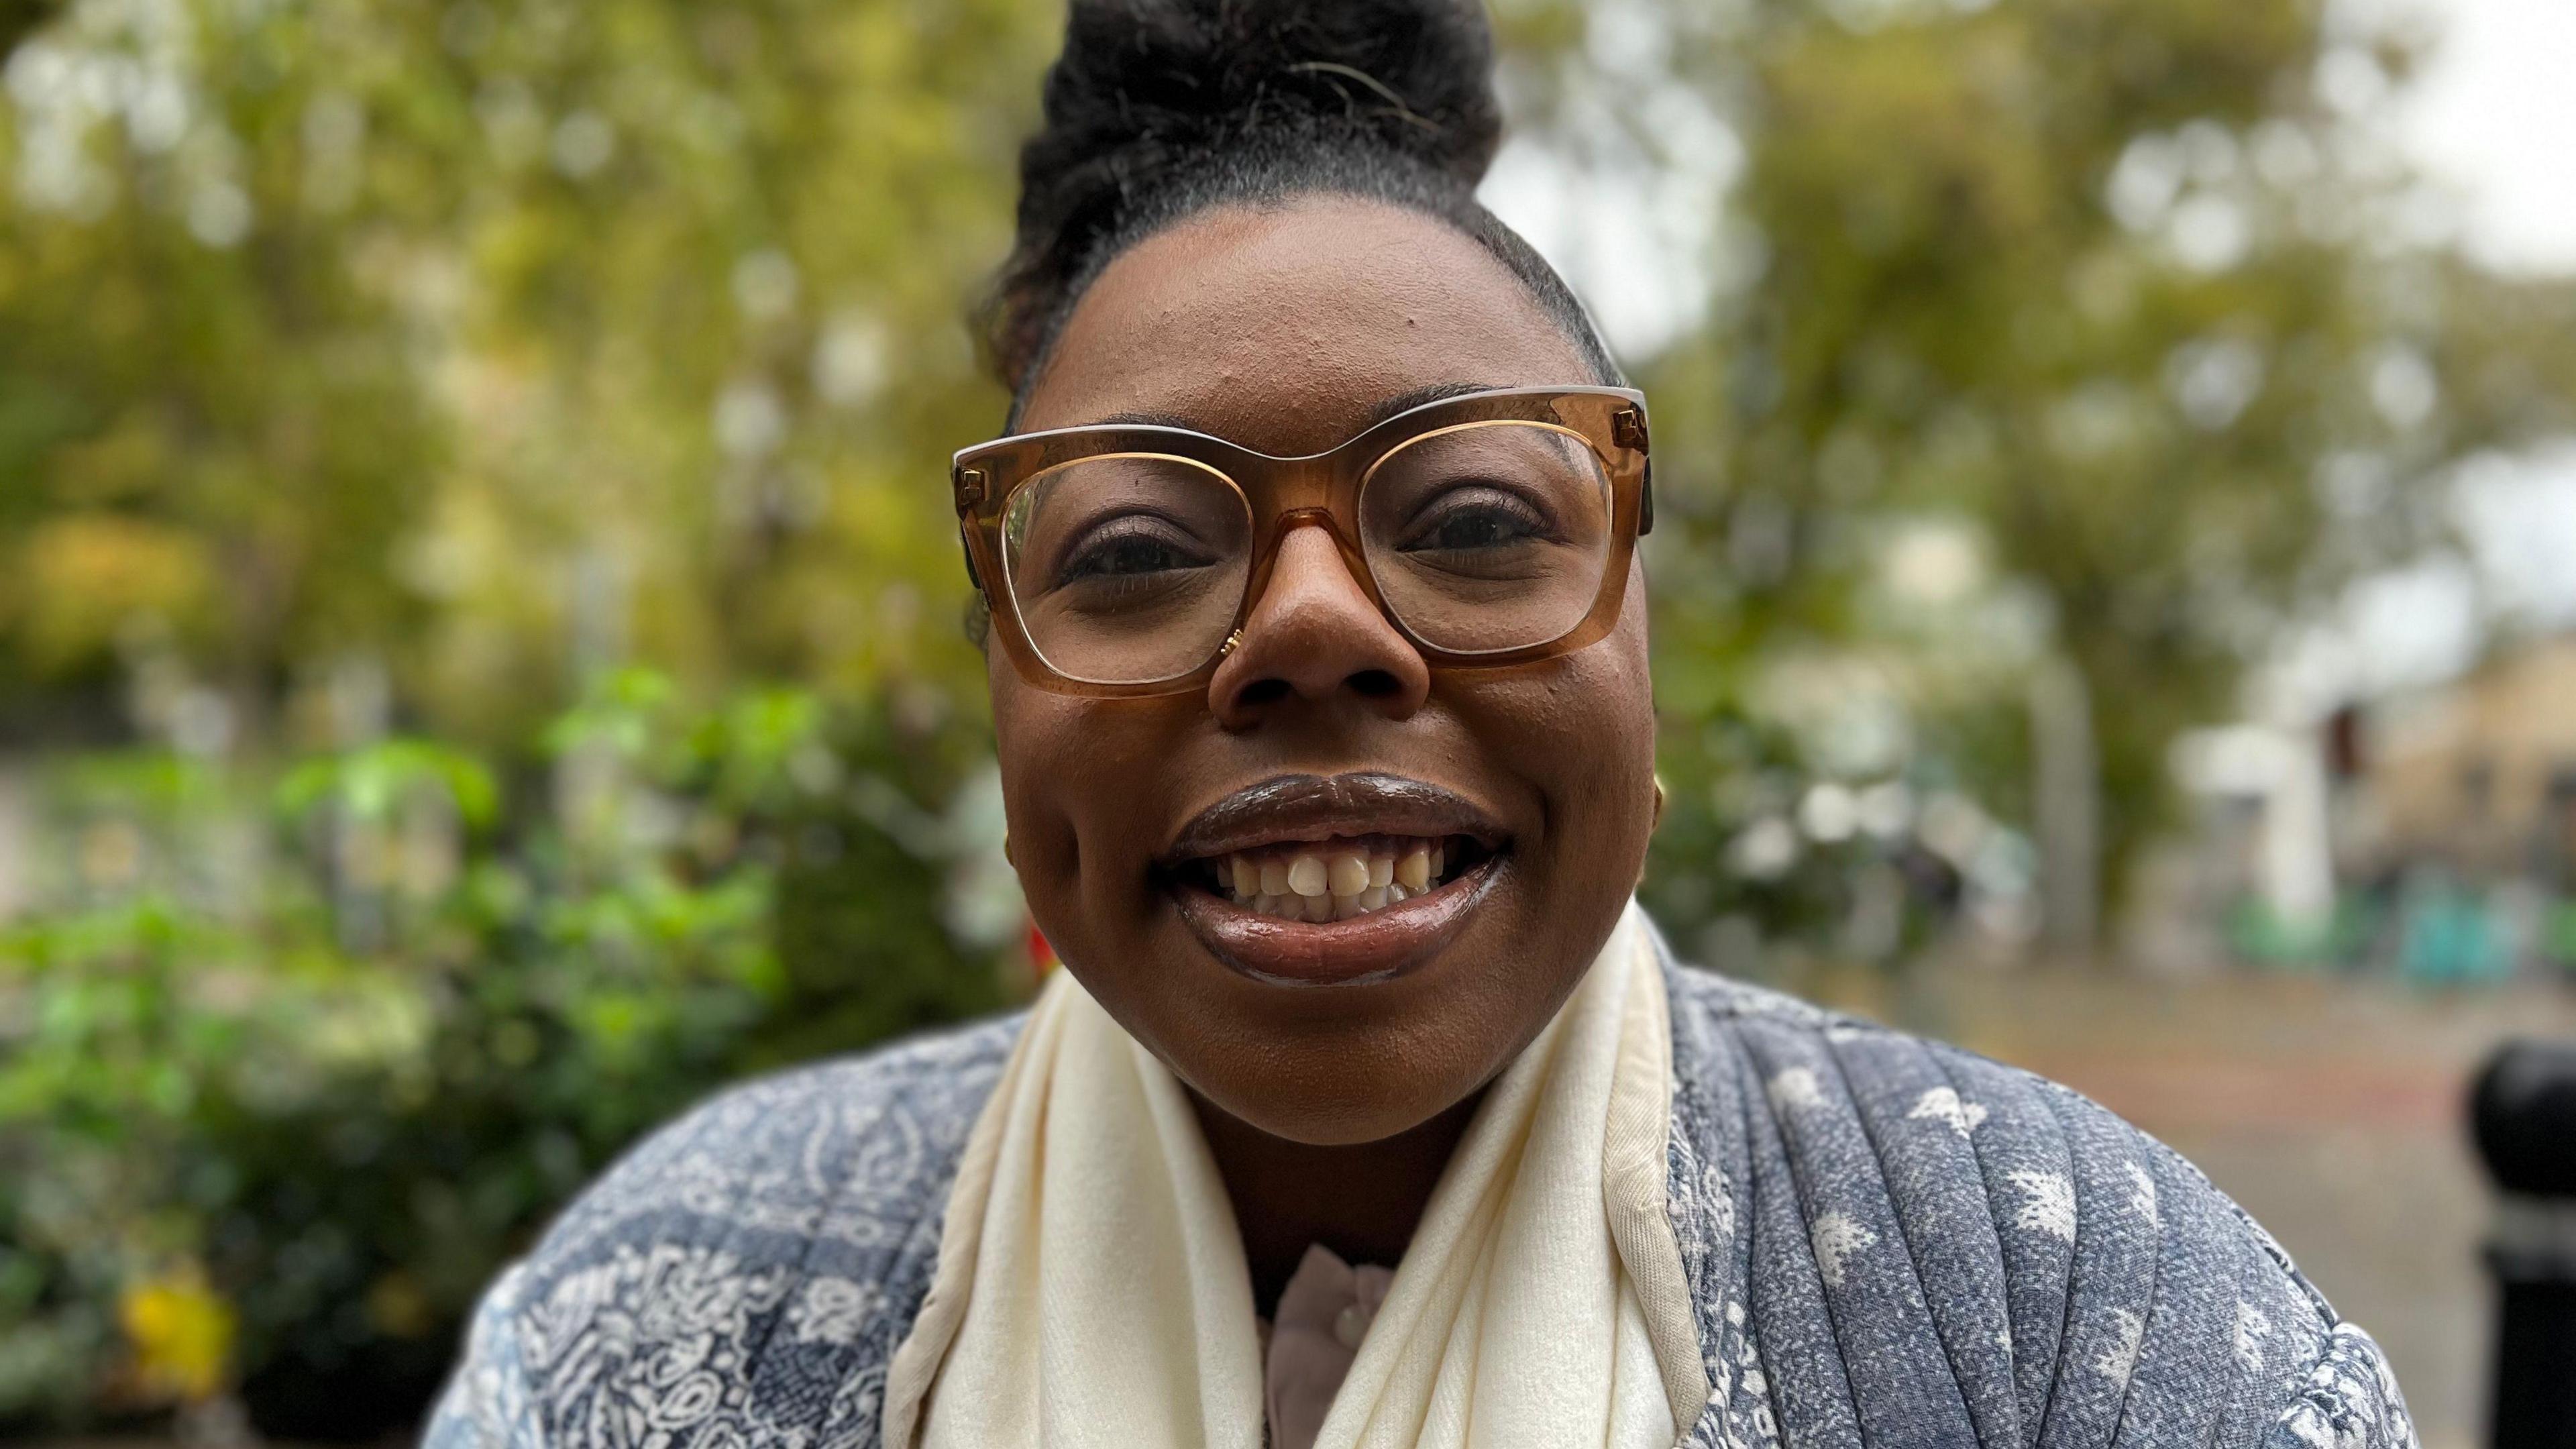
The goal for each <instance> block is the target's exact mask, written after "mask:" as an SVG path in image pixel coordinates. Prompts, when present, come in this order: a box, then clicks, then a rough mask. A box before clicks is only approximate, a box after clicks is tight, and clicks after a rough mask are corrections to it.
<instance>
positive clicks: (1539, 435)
mask: <svg viewBox="0 0 2576 1449" xmlns="http://www.w3.org/2000/svg"><path fill="white" fill-rule="evenodd" d="M1646 446H1647V444H1646V399H1645V396H1644V395H1643V394H1642V393H1637V392H1633V391H1629V390H1627V389H1624V388H1606V387H1555V388H1510V389H1498V390H1495V391H1490V392H1475V393H1468V394H1465V395H1463V396H1460V397H1454V398H1446V399H1443V400H1441V401H1438V402H1432V403H1426V404H1424V405H1423V406H1421V407H1417V408H1412V409H1409V410H1407V411H1405V412H1402V413H1399V414H1397V415H1396V416H1394V417H1392V418H1389V419H1387V420H1386V421H1385V422H1382V423H1379V424H1378V425H1376V426H1375V427H1372V428H1370V429H1368V430H1367V431H1366V432H1363V433H1361V434H1360V435H1359V436H1358V437H1355V438H1353V439H1351V440H1350V441H1349V442H1346V443H1344V444H1342V445H1341V446H1340V447H1338V448H1334V449H1332V450H1331V451H1329V452H1324V453H1317V454H1314V455H1312V456H1309V457H1303V458H1274V457H1271V456H1269V455H1268V454H1265V453H1255V452H1253V451H1251V450H1249V449H1246V448H1241V447H1237V446H1236V445H1234V444H1232V443H1229V442H1227V441H1225V440H1224V439H1222V438H1216V437H1211V436H1209V435H1208V434H1205V433H1198V432H1192V431H1190V430H1188V429H1186V428H1169V427H1153V426H1145V425H1126V424H1110V425H1103V426H1096V427H1081V428H1061V429H1057V430H1054V431H1051V432H1043V433H1027V434H1022V435H1020V436H1017V437H1010V438H1003V439H1000V440H998V441H995V442H990V443H985V444H982V445H980V446H977V447H972V448H968V449H965V450H964V451H962V452H960V453H958V454H957V457H956V461H955V464H954V466H953V468H952V470H951V475H950V476H951V479H952V482H953V484H954V487H955V490H956V499H957V516H958V522H959V527H960V529H961V530H962V532H963V533H964V535H965V544H966V568H967V573H968V576H969V577H970V578H971V579H973V580H974V583H975V587H976V588H977V589H978V590H979V591H980V592H981V593H982V594H983V596H984V601H985V603H986V605H987V606H988V607H989V608H990V610H991V612H992V616H993V620H994V623H995V625H996V626H997V632H998V633H999V634H1000V636H1001V640H1002V645H1003V648H1004V649H1005V650H1006V651H1007V652H1008V653H1009V655H1010V658H1011V662H1012V664H1013V665H1014V667H1016V668H1017V669H1018V670H1019V671H1020V674H1021V676H1022V677H1023V678H1025V679H1027V680H1028V681H1029V682H1030V683H1031V684H1034V685H1037V686H1039V687H1041V688H1045V689H1051V690H1055V691H1058V692H1061V693H1067V694H1082V695H1093V696H1115V695H1149V694H1177V693H1181V692H1183V691H1187V690H1192V689H1198V688H1203V687H1205V685H1206V683H1207V681H1208V679H1209V677H1210V676H1212V675H1213V674H1214V673H1215V672H1216V668H1217V666H1218V665H1219V664H1220V663H1222V662H1223V660H1224V659H1225V656H1226V655H1227V654H1229V653H1231V652H1233V650H1234V648H1235V646H1236V645H1237V644H1238V643H1239V642H1240V641H1241V637H1242V635H1241V630H1242V628H1243V623H1244V620H1245V618H1246V617H1247V616H1249V614H1250V613H1251V610H1252V606H1253V604H1254V602H1255V601H1257V600H1258V599H1259V598H1260V597H1261V593H1262V590H1263V589H1264V588H1265V587H1266V586H1267V585H1268V583H1269V579H1270V571H1271V568H1272V565H1273V564H1274V563H1275V562H1276V560H1277V558H1278V555H1279V547H1280V544H1281V543H1282V542H1283V541H1284V540H1285V539H1286V538H1287V536H1288V533H1289V530H1291V529H1294V528H1299V527H1302V526H1305V525H1307V524H1313V525H1315V526H1316V527H1319V528H1321V529H1323V530H1324V531H1325V532H1326V533H1327V534H1329V535H1330V536H1331V537H1332V540H1333V543H1334V545H1335V546H1336V547H1337V548H1339V549H1340V550H1341V554H1342V559H1343V561H1344V563H1345V564H1346V565H1347V566H1348V567H1349V569H1350V571H1351V576H1352V578H1354V579H1356V580H1357V581H1358V582H1359V585H1360V587H1361V588H1362V589H1363V590H1364V591H1366V592H1367V594H1368V596H1369V598H1370V600H1371V601H1372V602H1374V603H1375V604H1376V605H1377V607H1378V609H1379V611H1380V612H1381V613H1383V614H1384V615H1385V616H1386V618H1387V620H1388V622H1389V623H1391V624H1393V625H1394V626H1395V628H1396V630H1397V631H1398V632H1400V633H1401V634H1403V635H1404V637H1405V638H1406V639H1407V640H1409V641H1410V642H1411V643H1412V644H1413V646H1414V647H1415V648H1417V649H1419V650H1420V651H1421V652H1422V655H1423V658H1424V659H1425V660H1426V661H1427V662H1428V663H1430V664H1432V665H1434V666H1447V667H1452V668H1456V667H1474V666H1491V665H1503V664H1519V663H1524V662H1527V661H1529V660H1532V659H1542V658H1546V657H1548V656H1549V655H1553V654H1561V653H1565V652H1567V651H1569V650H1574V649H1580V648H1582V647H1583V646H1584V645H1586V644H1590V643H1592V642H1594V641H1596V640H1598V639H1600V638H1601V637H1602V636H1603V635H1605V634H1607V633H1609V632H1610V630H1611V628H1612V627H1613V626H1614V625H1616V624H1617V623H1618V621H1619V604H1620V600H1621V598H1622V597H1623V596H1624V595H1625V593H1626V591H1627V578H1628V560H1629V556H1630V554H1631V553H1632V552H1633V551H1634V549H1635V546H1636V540H1637V537H1638V536H1639V535H1640V534H1643V533H1645V532H1647V531H1648V530H1649V529H1651V528H1653V527H1654V493H1653V487H1652V483H1651V474H1650V471H1649V468H1648V464H1647V457H1646Z"/></svg>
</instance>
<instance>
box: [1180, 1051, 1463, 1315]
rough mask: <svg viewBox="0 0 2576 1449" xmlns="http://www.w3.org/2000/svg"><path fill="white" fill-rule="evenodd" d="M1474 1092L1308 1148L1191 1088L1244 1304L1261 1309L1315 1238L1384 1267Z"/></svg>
mask: <svg viewBox="0 0 2576 1449" xmlns="http://www.w3.org/2000/svg"><path fill="white" fill-rule="evenodd" d="M1484 1096H1485V1094H1484V1091H1483V1089H1481V1088H1480V1089H1478V1090H1477V1091H1475V1092H1472V1093H1469V1094H1468V1096H1467V1098H1466V1100H1464V1101H1462V1102H1459V1103H1458V1104H1457V1105H1456V1106H1454V1107H1451V1108H1449V1109H1448V1110H1447V1111H1445V1112H1442V1113H1441V1114H1440V1115H1438V1116H1436V1117H1434V1118H1432V1119H1431V1120H1430V1121H1428V1122H1425V1123H1423V1124H1422V1125H1421V1126H1419V1127H1415V1128H1413V1129H1412V1130H1410V1131H1407V1132H1402V1133H1398V1134H1397V1135H1395V1136H1393V1137H1389V1138H1387V1139H1385V1140H1383V1141H1380V1142H1363V1143H1358V1144H1356V1145H1352V1146H1347V1147H1315V1146H1311V1145H1309V1144H1306V1143H1303V1142H1291V1141H1289V1140H1288V1139H1286V1138H1284V1137H1273V1136H1271V1135H1270V1134H1269V1133H1267V1132H1264V1131H1262V1130H1261V1129H1259V1128H1257V1127H1254V1126H1252V1125H1250V1124H1248V1123H1246V1122H1244V1121H1242V1120H1241V1119H1240V1118H1237V1117H1234V1116H1232V1115H1231V1114H1229V1113H1227V1112H1226V1111H1224V1110H1223V1109H1222V1108H1219V1107H1217V1106H1215V1105H1213V1104H1211V1103H1210V1102H1209V1101H1208V1100H1207V1099H1206V1098H1204V1097H1201V1096H1199V1095H1198V1094H1197V1093H1196V1092H1192V1093H1191V1094H1190V1105H1191V1106H1192V1107H1193V1108H1195V1109H1196V1111H1197V1113H1198V1119H1199V1131H1200V1132H1201V1133H1202V1134H1203V1135H1204V1136H1205V1137H1206V1138H1207V1144H1208V1151H1209V1153H1210V1154H1211V1155H1213V1156H1214V1157H1215V1158H1216V1167H1217V1173H1218V1175H1219V1176H1221V1177H1222V1178H1224V1180H1225V1191H1226V1196H1227V1197H1228V1198H1229V1199H1231V1200H1232V1201H1233V1204H1234V1220H1235V1223H1236V1225H1237V1227H1239V1228H1240V1229H1241V1231H1242V1233H1243V1255H1244V1258H1245V1259H1246V1261H1247V1262H1248V1263H1249V1264H1250V1265H1251V1268H1252V1301H1253V1306H1254V1308H1255V1309H1256V1310H1257V1311H1258V1312H1259V1313H1260V1314H1261V1315H1262V1316H1263V1317H1265V1318H1267V1317H1269V1316H1271V1314H1272V1313H1273V1311H1274V1310H1275V1308H1276V1306H1277V1304H1278V1302H1279V1293H1280V1290H1281V1289H1282V1288H1285V1287H1286V1286H1287V1283H1288V1277H1289V1275H1290V1274H1292V1273H1294V1272H1296V1271H1297V1263H1298V1260H1299V1259H1301V1258H1303V1257H1305V1256H1306V1248H1307V1246H1308V1245H1309V1244H1313V1243H1321V1244H1323V1245H1324V1246H1325V1247H1327V1248H1330V1249H1332V1250H1333V1251H1334V1252H1335V1253H1338V1254H1340V1255H1341V1258H1342V1261H1344V1262H1346V1263H1350V1264H1352V1265H1353V1266H1357V1265H1360V1264H1363V1263H1376V1264H1380V1265H1382V1266H1384V1267H1388V1268H1392V1267H1394V1266H1395V1265H1396V1262H1397V1260H1399V1259H1401V1258H1402V1257H1403V1256H1404V1249H1405V1245H1406V1244H1407V1243H1410V1242H1411V1241H1413V1230H1414V1227H1415V1225H1416V1224H1418V1223H1420V1222H1421V1221H1422V1210H1423V1208H1424V1207H1425V1206H1426V1205H1427V1204H1428V1203H1429V1202H1430V1201H1431V1190H1432V1189H1433V1188H1434V1187H1436V1186H1438V1185H1439V1182H1440V1173H1441V1171H1442V1169H1444V1168H1446V1167H1447V1166H1448V1165H1449V1155H1450V1153H1451V1152H1453V1151H1454V1150H1456V1148H1457V1146H1458V1139H1459V1138H1460V1137H1462V1136H1464V1135H1466V1131H1467V1123H1468V1121H1469V1120H1470V1119H1472V1118H1473V1117H1474V1116H1475V1114H1476V1104H1477V1103H1479V1102H1481V1101H1483V1100H1484Z"/></svg>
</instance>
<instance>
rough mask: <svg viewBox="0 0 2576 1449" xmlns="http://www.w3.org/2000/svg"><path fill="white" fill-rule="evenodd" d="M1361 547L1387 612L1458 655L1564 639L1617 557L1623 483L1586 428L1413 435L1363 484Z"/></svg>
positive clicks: (1469, 429) (1512, 426)
mask: <svg viewBox="0 0 2576 1449" xmlns="http://www.w3.org/2000/svg"><path fill="white" fill-rule="evenodd" d="M1360 543H1361V548H1362V549H1363V550H1364V551H1365V552H1366V554H1367V556H1368V563H1369V569H1370V571H1371V572H1372V573H1374V574H1375V575H1376V577H1377V583H1378V591H1379V592H1380V593H1381V594H1383V595H1384V596H1385V598H1386V604H1387V609H1388V610H1389V612H1391V613H1393V614H1394V615H1395V617H1396V618H1397V619H1398V620H1400V621H1401V622H1402V623H1403V624H1404V626H1405V627H1406V628H1408V629H1410V630H1412V631H1413V633H1414V635H1415V637H1417V638H1419V639H1421V640H1422V641H1423V642H1424V643H1426V644H1429V645H1431V646H1432V647H1433V648H1436V649H1445V650H1448V651H1450V652H1451V653H1456V654H1492V653H1499V652H1502V651H1504V650H1509V649H1524V648H1528V647H1530V646H1531V645H1535V644H1545V643H1548V642H1550V641H1552V640H1555V639H1559V638H1562V637H1564V636H1565V635H1566V634H1567V633H1568V632H1570V631H1571V630H1572V629H1573V628H1574V627H1575V626H1576V625H1577V624H1580V623H1582V622H1583V620H1584V618H1585V616H1587V615H1589V614H1590V613H1591V612H1592V601H1593V598H1594V597H1595V596H1596V595H1597V594H1599V593H1600V591H1601V576H1602V572H1603V570H1604V569H1606V568H1607V567H1608V565H1609V560H1610V479H1609V477H1608V475H1607V474H1606V473H1604V472H1603V471H1602V467H1601V460H1600V457H1599V455H1597V454H1595V453H1594V452H1593V451H1592V447H1591V445H1590V444H1588V443H1586V442H1585V441H1584V440H1583V439H1582V438H1581V437H1580V436H1578V435H1576V434H1574V433H1571V432H1568V431H1567V430H1565V429H1563V428H1559V427H1555V426H1552V425H1549V424H1546V423H1527V422H1492V423H1470V424H1467V425H1465V426H1461V427H1456V428H1448V429H1444V430H1442V431H1440V432H1436V433H1430V434H1426V435H1424V436H1423V437H1420V438H1417V439H1415V440H1413V441H1412V442H1409V443H1406V444H1405V445H1403V446H1402V447H1400V448H1398V449H1397V450H1396V451H1394V452H1392V453H1389V454H1388V455H1387V456H1386V457H1385V458H1384V459H1382V460H1380V461H1379V462H1378V464H1377V466H1376V467H1374V468H1372V469H1370V470H1369V475H1368V478H1367V480H1366V481H1365V482H1364V483H1363V484H1362V485H1361V487H1360Z"/></svg>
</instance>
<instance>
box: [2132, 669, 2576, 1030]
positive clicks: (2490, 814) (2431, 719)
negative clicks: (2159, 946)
mask: <svg viewBox="0 0 2576 1449" xmlns="http://www.w3.org/2000/svg"><path fill="white" fill-rule="evenodd" d="M2173 765H2174V773H2175V776H2176V778H2177V780H2178V781H2179V783H2180V785H2181V787H2182V789H2183V792H2184V794H2185V795H2186V797H2187V798H2188V799H2190V801H2191V802H2192V806H2193V808H2192V810H2191V812H2190V813H2191V824H2190V826H2189V828H2188V831H2187V833H2186V838H2185V839H2183V840H2180V841H2177V842H2175V843H2174V844H2173V846H2172V848H2171V849H2170V850H2169V851H2168V852H2166V854H2165V856H2164V857H2163V859H2162V863H2161V864H2160V865H2159V866H2158V867H2157V868H2156V869H2153V870H2151V871H2150V872H2149V879H2150V883H2151V885H2152V886H2153V887H2154V888H2153V889H2152V890H2150V891H2149V892H2148V893H2147V896H2146V898H2145V899H2144V901H2143V902H2142V910H2143V911H2144V912H2146V913H2147V914H2149V915H2150V916H2152V917H2153V918H2154V919H2152V920H2150V921H2149V922H2147V923H2146V929H2145V930H2144V932H2143V933H2142V938H2143V939H2146V940H2149V941H2165V942H2169V943H2173V944H2175V945H2176V946H2177V947H2178V948H2179V950H2178V951H2177V952H2172V953H2168V952H2158V953H2155V954H2159V955H2161V954H2179V953H2180V952H2185V951H2188V950H2190V949H2194V947H2190V946H2183V945H2182V943H2184V942H2207V941H2208V940H2209V938H2210V937H2211V936H2212V935H2213V934H2214V935H2215V936H2216V937H2218V938H2219V942H2220V943H2223V946H2224V949H2225V951H2226V953H2227V954H2230V955H2233V956H2234V957H2236V958H2237V959H2239V960H2253V961H2259V962H2274V963H2280V962H2297V963H2304V964H2318V963H2333V964H2337V965H2343V966H2351V967H2372V966H2376V967H2386V968H2391V969H2394V970H2396V971H2397V972H2398V973H2399V974H2401V975H2403V976H2406V977H2408V978H2410V979H2415V980H2420V981H2427V982H2443V981H2478V980H2496V979H2502V978H2504V977H2507V976H2510V975H2512V974H2514V973H2515V972H2516V971H2517V970H2519V969H2522V968H2525V967H2533V968H2538V969H2544V970H2564V969H2567V968H2569V967H2571V966H2576V631H2571V632H2567V633H2562V634H2558V635H2553V636H2548V637H2544V638H2540V639H2536V640H2533V641H2530V642H2527V643H2524V644H2520V645H2516V646H2513V647H2511V648H2507V649H2504V650H2500V651H2498V652H2497V653H2495V654H2494V655H2492V656H2491V657H2489V658H2488V659H2487V660H2486V661H2485V662H2483V663H2481V664H2480V665H2478V666H2477V667H2476V668H2474V669H2471V670H2470V671H2468V672H2467V673H2465V674H2462V675H2461V676H2459V677H2457V678H2455V679H2452V680H2449V681H2446V682H2444V683H2442V684H2439V685H2434V686H2428V687H2425V688H2421V689H2415V690H2409V691H2405V692H2403V693H2398V694H2392V695H2390V696H2387V697H2384V698H2381V699H2375V700H2367V701H2362V702H2359V703H2357V704H2354V705H2352V706H2348V707H2347V708H2345V709H2342V710H2339V711H2337V712H2336V713H2335V714H2334V715H2332V716H2330V717H2329V718H2328V719H2326V720H2325V721H2324V722H2322V723H2321V724H2319V725H2316V726H2314V727H2301V726H2283V725H2269V724H2255V723H2240V724H2234V725H2228V726H2224V727H2220V728H2215V729H2206V730H2200V731H2196V732H2193V733H2192V734H2189V735H2187V736H2185V737H2184V738H2183V739H2182V740H2181V741H2179V742H2178V744H2177V746H2176V748H2175V751H2174V758H2173ZM2213 944H2216V943H2213Z"/></svg>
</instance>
